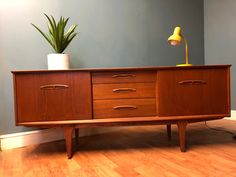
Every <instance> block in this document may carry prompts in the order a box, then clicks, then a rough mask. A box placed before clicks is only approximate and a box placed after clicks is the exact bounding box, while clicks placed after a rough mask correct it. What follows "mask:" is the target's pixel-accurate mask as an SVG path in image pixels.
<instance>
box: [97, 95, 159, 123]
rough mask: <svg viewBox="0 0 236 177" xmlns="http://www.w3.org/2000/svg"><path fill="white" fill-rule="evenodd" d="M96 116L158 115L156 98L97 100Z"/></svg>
mask: <svg viewBox="0 0 236 177" xmlns="http://www.w3.org/2000/svg"><path fill="white" fill-rule="evenodd" d="M93 103H94V105H93V106H94V118H95V119H99V118H116V117H117V118H118V117H120V118H122V117H124V118H125V117H136V116H137V117H140V116H154V115H156V100H155V99H121V100H95V101H94V102H93Z"/></svg>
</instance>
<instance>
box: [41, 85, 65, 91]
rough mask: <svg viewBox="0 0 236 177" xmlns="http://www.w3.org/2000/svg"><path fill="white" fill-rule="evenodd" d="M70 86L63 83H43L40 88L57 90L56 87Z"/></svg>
mask: <svg viewBox="0 0 236 177" xmlns="http://www.w3.org/2000/svg"><path fill="white" fill-rule="evenodd" d="M68 87H69V86H68V85H63V84H50V85H42V86H40V89H43V90H55V89H65V88H68Z"/></svg>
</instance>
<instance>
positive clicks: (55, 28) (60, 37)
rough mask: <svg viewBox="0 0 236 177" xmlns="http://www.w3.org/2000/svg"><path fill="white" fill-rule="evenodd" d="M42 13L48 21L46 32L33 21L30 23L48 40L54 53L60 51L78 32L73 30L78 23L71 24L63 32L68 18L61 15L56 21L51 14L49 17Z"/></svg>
mask: <svg viewBox="0 0 236 177" xmlns="http://www.w3.org/2000/svg"><path fill="white" fill-rule="evenodd" d="M44 15H45V16H46V18H47V21H48V23H47V26H48V33H44V32H43V31H42V30H41V29H39V28H38V27H37V26H36V25H34V24H33V23H31V25H33V26H34V27H35V28H36V29H37V30H38V31H39V32H40V33H41V34H42V35H43V37H44V38H45V39H46V40H47V41H48V42H49V44H50V45H51V46H52V47H53V49H54V50H55V52H56V53H62V52H63V51H64V50H65V49H66V48H67V47H68V45H69V44H70V42H71V41H72V40H73V39H74V37H75V36H76V35H77V34H78V33H76V32H75V29H76V27H77V26H78V25H76V24H75V25H72V26H71V27H70V28H69V29H68V30H67V31H66V32H65V28H66V25H67V22H68V20H69V18H66V19H65V18H63V17H60V20H59V21H58V22H56V21H55V19H54V17H53V16H52V15H51V16H50V17H49V16H48V15H47V14H44Z"/></svg>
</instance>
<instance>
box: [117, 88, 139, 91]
mask: <svg viewBox="0 0 236 177" xmlns="http://www.w3.org/2000/svg"><path fill="white" fill-rule="evenodd" d="M112 91H113V92H136V89H135V88H117V89H113V90H112Z"/></svg>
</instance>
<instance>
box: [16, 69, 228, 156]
mask: <svg viewBox="0 0 236 177" xmlns="http://www.w3.org/2000/svg"><path fill="white" fill-rule="evenodd" d="M12 73H13V77H14V97H15V117H16V125H23V126H31V127H63V129H64V133H65V139H66V148H67V155H68V158H71V157H72V155H73V152H72V137H73V133H74V132H75V136H76V139H77V140H78V133H79V128H81V127H91V126H92V127H93V126H124V125H125V126H128V125H150V124H164V125H167V135H168V138H169V139H170V138H171V124H177V126H178V131H179V143H180V149H181V151H186V143H185V131H186V126H187V124H188V123H193V122H198V121H208V120H214V119H220V118H223V117H229V116H230V65H209V66H190V67H142V68H97V69H78V70H38V71H12Z"/></svg>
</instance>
